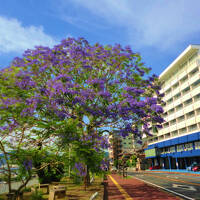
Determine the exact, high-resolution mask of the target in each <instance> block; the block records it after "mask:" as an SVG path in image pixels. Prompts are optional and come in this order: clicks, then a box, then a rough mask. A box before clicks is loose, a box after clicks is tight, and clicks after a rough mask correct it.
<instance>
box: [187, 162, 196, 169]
mask: <svg viewBox="0 0 200 200" xmlns="http://www.w3.org/2000/svg"><path fill="white" fill-rule="evenodd" d="M197 165H199V164H197V162H193V163H192V164H191V165H190V166H188V167H187V168H186V169H187V170H188V171H192V169H193V167H195V166H197Z"/></svg>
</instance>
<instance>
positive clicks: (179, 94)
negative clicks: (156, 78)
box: [174, 92, 181, 100]
mask: <svg viewBox="0 0 200 200" xmlns="http://www.w3.org/2000/svg"><path fill="white" fill-rule="evenodd" d="M180 96H181V93H180V92H179V93H178V94H176V95H175V96H174V100H177V99H178V98H179V97H180Z"/></svg>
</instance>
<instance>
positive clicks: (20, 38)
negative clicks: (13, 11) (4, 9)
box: [0, 16, 56, 53]
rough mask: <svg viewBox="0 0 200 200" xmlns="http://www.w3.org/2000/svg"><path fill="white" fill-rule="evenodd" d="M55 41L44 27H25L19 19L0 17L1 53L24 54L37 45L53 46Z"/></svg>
mask: <svg viewBox="0 0 200 200" xmlns="http://www.w3.org/2000/svg"><path fill="white" fill-rule="evenodd" d="M55 43H56V41H55V39H54V38H52V37H51V36H49V35H47V34H46V33H44V30H43V27H42V26H39V27H36V26H28V27H25V26H23V25H22V24H21V22H20V21H18V20H17V19H8V18H5V17H2V16H0V53H10V52H22V51H24V50H26V49H28V48H33V47H34V46H37V45H44V46H52V45H54V44H55Z"/></svg>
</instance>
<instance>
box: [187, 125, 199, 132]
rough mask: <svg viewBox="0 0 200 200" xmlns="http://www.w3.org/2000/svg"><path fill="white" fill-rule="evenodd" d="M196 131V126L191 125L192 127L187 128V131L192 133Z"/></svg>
mask: <svg viewBox="0 0 200 200" xmlns="http://www.w3.org/2000/svg"><path fill="white" fill-rule="evenodd" d="M196 129H197V124H193V125H192V126H189V127H188V130H189V131H194V130H196Z"/></svg>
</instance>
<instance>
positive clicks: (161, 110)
mask: <svg viewBox="0 0 200 200" xmlns="http://www.w3.org/2000/svg"><path fill="white" fill-rule="evenodd" d="M151 109H152V110H153V111H155V112H157V113H163V112H164V110H163V108H162V107H161V106H159V105H156V104H153V105H151Z"/></svg>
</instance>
